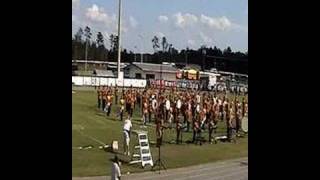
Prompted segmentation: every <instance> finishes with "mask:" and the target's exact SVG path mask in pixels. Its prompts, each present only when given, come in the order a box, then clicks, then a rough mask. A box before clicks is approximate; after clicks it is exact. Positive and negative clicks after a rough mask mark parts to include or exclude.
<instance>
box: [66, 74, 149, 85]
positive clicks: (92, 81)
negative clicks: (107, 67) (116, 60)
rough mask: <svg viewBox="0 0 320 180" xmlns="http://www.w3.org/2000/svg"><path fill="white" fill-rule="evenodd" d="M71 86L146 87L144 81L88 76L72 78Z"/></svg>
mask: <svg viewBox="0 0 320 180" xmlns="http://www.w3.org/2000/svg"><path fill="white" fill-rule="evenodd" d="M72 84H74V85H77V86H100V85H101V86H114V85H115V84H117V86H125V87H130V86H132V87H140V88H143V87H146V85H147V81H146V80H145V79H117V78H105V77H90V76H72Z"/></svg>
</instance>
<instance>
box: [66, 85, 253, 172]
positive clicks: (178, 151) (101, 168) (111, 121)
mask: <svg viewBox="0 0 320 180" xmlns="http://www.w3.org/2000/svg"><path fill="white" fill-rule="evenodd" d="M115 114H116V107H115V105H113V108H112V114H111V117H110V118H107V117H106V115H105V114H104V113H102V112H101V111H100V110H98V109H97V103H96V93H95V92H94V91H76V93H74V94H72V146H73V147H78V146H86V145H92V146H94V148H92V149H87V150H84V149H83V150H79V149H72V176H73V177H78V176H79V177H80V176H100V175H110V169H111V167H110V164H111V161H110V159H111V158H112V157H114V154H112V153H110V152H106V151H104V150H101V149H99V148H97V147H98V146H100V144H99V143H97V142H95V141H94V140H92V139H90V138H88V137H86V136H84V135H83V134H85V135H89V136H92V137H94V138H96V139H98V140H99V141H102V142H104V143H106V144H110V143H111V141H112V140H117V141H119V153H122V152H123V151H122V142H123V137H122V125H123V124H122V122H121V121H119V120H118V119H116V118H115ZM140 123H141V117H140V110H139V109H138V108H137V109H136V111H135V112H134V116H133V130H134V129H141V128H140ZM224 125H225V123H221V124H219V126H218V133H224V132H225V126H224ZM81 129H82V130H81ZM145 130H147V131H148V135H149V141H155V128H154V125H153V124H152V126H148V127H147V128H146V129H145ZM79 131H81V132H82V134H81V133H80V132H79ZM132 135H133V134H132ZM203 135H204V137H205V138H206V139H207V138H208V134H207V133H203ZM175 136H176V133H175V130H173V129H172V130H165V132H164V141H171V140H174V139H175ZM132 137H133V138H131V142H130V144H131V150H130V151H131V152H133V146H134V145H135V144H136V143H137V140H136V138H135V136H134V135H133V136H132ZM191 138H192V132H189V133H183V139H184V141H185V140H189V139H191ZM151 151H152V156H153V160H154V161H155V160H156V159H157V158H158V150H157V148H156V147H153V146H151ZM247 155H248V139H247V137H245V138H238V141H237V143H236V144H233V143H222V142H218V144H203V145H202V146H199V145H194V144H182V145H175V144H169V143H164V145H163V146H162V147H161V158H162V160H163V161H164V164H165V166H166V167H167V168H176V167H183V166H190V165H196V164H202V163H208V162H214V161H217V160H223V159H231V158H237V157H245V156H247ZM118 157H119V158H120V159H122V160H126V161H128V160H129V158H127V157H125V156H123V155H121V154H119V155H118ZM121 170H122V173H127V172H130V173H133V172H141V171H147V170H149V168H146V169H142V168H141V167H140V165H139V164H135V165H128V164H125V163H124V164H123V165H122V166H121Z"/></svg>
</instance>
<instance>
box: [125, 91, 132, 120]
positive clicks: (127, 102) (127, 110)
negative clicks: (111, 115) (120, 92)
mask: <svg viewBox="0 0 320 180" xmlns="http://www.w3.org/2000/svg"><path fill="white" fill-rule="evenodd" d="M125 98H126V112H127V113H128V114H129V115H130V114H131V93H130V92H129V91H127V92H126V96H125Z"/></svg>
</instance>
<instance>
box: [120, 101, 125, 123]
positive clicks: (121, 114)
mask: <svg viewBox="0 0 320 180" xmlns="http://www.w3.org/2000/svg"><path fill="white" fill-rule="evenodd" d="M124 104H125V100H124V97H123V96H121V99H120V121H123V113H124Z"/></svg>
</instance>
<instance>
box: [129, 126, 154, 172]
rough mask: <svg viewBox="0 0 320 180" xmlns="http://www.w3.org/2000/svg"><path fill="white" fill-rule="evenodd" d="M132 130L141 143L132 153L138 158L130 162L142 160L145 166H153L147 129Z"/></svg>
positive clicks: (133, 156)
mask: <svg viewBox="0 0 320 180" xmlns="http://www.w3.org/2000/svg"><path fill="white" fill-rule="evenodd" d="M132 132H133V133H134V134H135V135H137V138H138V143H139V144H138V145H137V146H135V147H134V149H135V152H134V153H133V155H132V158H136V160H133V161H131V162H130V163H129V164H135V163H140V162H141V165H142V167H143V168H144V167H145V166H146V165H151V166H153V160H152V156H151V151H150V147H149V140H148V133H147V132H146V131H139V130H133V131H132Z"/></svg>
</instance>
